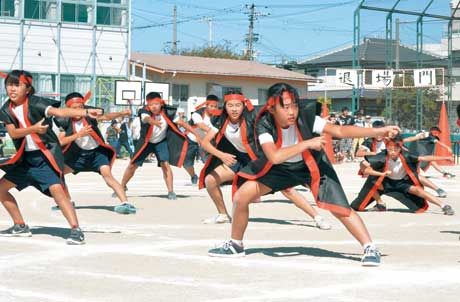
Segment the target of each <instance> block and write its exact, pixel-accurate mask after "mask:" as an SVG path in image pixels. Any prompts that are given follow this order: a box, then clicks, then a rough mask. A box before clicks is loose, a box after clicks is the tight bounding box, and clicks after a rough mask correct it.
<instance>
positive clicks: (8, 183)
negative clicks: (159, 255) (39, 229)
mask: <svg viewBox="0 0 460 302" xmlns="http://www.w3.org/2000/svg"><path fill="white" fill-rule="evenodd" d="M2 76H3V77H5V87H6V90H7V93H8V97H9V99H8V100H7V101H6V103H5V104H4V105H3V106H2V108H1V109H0V120H2V121H3V122H4V123H5V124H6V128H7V130H8V134H9V135H10V137H11V138H12V139H13V142H14V145H15V148H16V150H17V153H16V154H15V155H14V156H13V157H12V158H9V159H6V160H2V161H0V168H1V169H3V170H5V172H6V174H5V175H4V176H3V177H2V178H1V179H0V200H1V202H2V204H3V206H4V207H5V209H6V210H7V211H8V213H9V215H10V216H11V218H12V219H13V222H14V225H13V226H12V227H11V228H9V229H7V230H4V231H1V232H0V235H1V236H31V235H32V233H31V232H30V229H29V227H28V226H27V224H25V222H24V219H23V217H22V214H21V212H20V210H19V207H18V204H17V202H16V200H15V198H14V197H13V195H11V193H10V192H9V191H10V190H11V189H12V188H16V189H17V190H22V189H24V188H26V187H29V186H34V187H36V188H37V189H38V190H39V191H40V192H42V193H44V194H46V195H48V196H51V197H53V198H54V201H55V202H56V204H58V205H59V208H60V209H61V211H62V213H63V214H64V216H65V218H66V219H67V222H68V223H69V225H70V227H71V231H70V236H69V237H68V238H67V243H68V244H84V243H85V237H84V234H83V232H82V231H81V229H80V227H79V224H78V219H77V215H76V213H75V209H74V208H73V207H72V205H71V203H70V198H69V196H68V194H67V193H66V187H65V182H64V157H63V155H62V149H61V146H60V144H59V139H58V138H57V136H56V134H55V133H54V131H53V130H52V127H50V125H51V123H52V121H51V117H53V116H54V117H61V118H70V117H76V116H91V117H94V118H96V117H97V116H99V115H100V114H101V112H100V110H98V109H71V108H59V107H60V102H59V101H54V100H49V99H44V98H40V97H37V96H35V95H34V88H33V86H32V76H31V75H30V73H29V72H27V71H24V70H13V71H11V72H10V73H9V74H8V75H6V76H5V75H4V74H2Z"/></svg>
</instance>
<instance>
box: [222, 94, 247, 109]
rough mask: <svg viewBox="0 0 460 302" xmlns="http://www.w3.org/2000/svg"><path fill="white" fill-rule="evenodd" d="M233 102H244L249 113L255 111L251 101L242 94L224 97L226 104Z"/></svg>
mask: <svg viewBox="0 0 460 302" xmlns="http://www.w3.org/2000/svg"><path fill="white" fill-rule="evenodd" d="M231 100H237V101H241V102H243V103H244V104H245V105H246V107H247V108H248V110H249V111H252V110H254V106H253V105H252V103H251V101H250V100H249V99H247V98H245V97H244V95H241V94H227V95H226V96H224V102H228V101H231Z"/></svg>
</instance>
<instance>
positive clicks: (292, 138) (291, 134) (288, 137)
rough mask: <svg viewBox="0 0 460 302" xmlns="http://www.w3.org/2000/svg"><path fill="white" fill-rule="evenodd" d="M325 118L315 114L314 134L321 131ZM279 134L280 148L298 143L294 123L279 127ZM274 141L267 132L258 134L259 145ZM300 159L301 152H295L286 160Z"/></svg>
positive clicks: (291, 161) (292, 161)
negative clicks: (280, 136) (284, 127)
mask: <svg viewBox="0 0 460 302" xmlns="http://www.w3.org/2000/svg"><path fill="white" fill-rule="evenodd" d="M326 123H327V122H326V120H325V119H323V118H321V117H319V116H316V117H315V122H314V123H313V132H314V133H316V134H321V133H323V129H324V126H325V125H326ZM281 134H282V136H283V138H282V144H281V148H284V147H290V146H293V145H295V144H298V143H299V139H298V137H297V132H296V127H295V125H291V126H289V128H287V129H283V128H281ZM274 142H275V141H274V140H273V136H271V135H270V134H268V133H262V134H261V135H259V143H260V145H263V144H265V143H274ZM301 160H302V154H297V155H295V156H294V157H291V158H289V159H288V160H286V162H288V163H295V162H299V161H301Z"/></svg>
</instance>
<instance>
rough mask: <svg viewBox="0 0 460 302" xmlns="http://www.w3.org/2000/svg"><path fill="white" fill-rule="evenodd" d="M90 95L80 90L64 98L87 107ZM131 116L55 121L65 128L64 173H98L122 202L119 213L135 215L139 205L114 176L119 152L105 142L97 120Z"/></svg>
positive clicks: (69, 104)
mask: <svg viewBox="0 0 460 302" xmlns="http://www.w3.org/2000/svg"><path fill="white" fill-rule="evenodd" d="M90 96H91V94H90V93H88V94H86V96H85V97H83V96H82V95H81V94H80V93H78V92H74V93H70V94H68V95H67V96H66V98H65V104H66V106H67V107H68V108H74V109H87V108H90V107H87V106H86V105H85V103H86V102H87V101H88V99H89V98H90ZM129 115H131V111H130V110H124V111H122V112H111V113H106V114H104V115H101V116H98V117H97V118H91V117H85V116H77V117H74V118H65V119H64V118H58V119H55V122H56V124H57V125H58V126H60V128H61V129H62V130H63V131H62V132H61V133H60V134H59V141H60V143H61V146H62V147H63V148H64V150H63V153H64V162H65V166H64V174H68V173H73V174H78V173H80V172H97V173H99V174H100V175H101V176H102V177H103V178H104V181H105V182H106V184H107V185H108V186H109V187H111V188H112V189H113V190H114V192H115V193H116V196H117V197H118V199H119V200H120V201H121V205H117V206H116V207H115V208H114V210H115V212H117V213H119V214H134V213H136V208H135V207H134V206H133V205H131V204H129V203H128V198H127V197H126V193H125V191H124V190H123V187H122V186H121V184H120V183H119V182H118V181H117V180H116V179H115V178H114V177H113V175H112V165H113V163H114V162H115V158H116V151H115V150H114V148H113V147H112V146H110V145H108V144H106V143H105V141H104V137H103V136H102V134H101V132H100V130H99V127H98V121H110V120H113V119H115V118H118V117H121V116H129Z"/></svg>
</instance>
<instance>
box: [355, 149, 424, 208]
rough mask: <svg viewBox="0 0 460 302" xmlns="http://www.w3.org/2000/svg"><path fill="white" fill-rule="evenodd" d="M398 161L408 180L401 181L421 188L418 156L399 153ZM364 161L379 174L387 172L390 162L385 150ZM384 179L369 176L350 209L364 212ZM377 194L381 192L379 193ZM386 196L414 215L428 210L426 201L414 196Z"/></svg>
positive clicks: (397, 193)
mask: <svg viewBox="0 0 460 302" xmlns="http://www.w3.org/2000/svg"><path fill="white" fill-rule="evenodd" d="M399 159H400V160H401V162H402V164H403V167H404V169H405V171H406V173H407V175H408V178H409V179H407V180H405V179H402V180H401V181H410V182H411V183H412V184H413V185H414V186H417V187H421V188H423V186H422V184H421V183H420V181H419V179H418V173H417V166H418V164H419V161H418V156H417V155H416V154H413V153H410V152H405V151H401V154H400V156H399ZM366 160H367V161H368V162H369V163H370V165H371V167H372V169H374V170H376V171H379V172H385V171H387V170H388V162H389V160H390V156H389V154H388V153H387V151H386V150H385V151H382V152H380V153H379V154H377V155H374V156H369V157H366ZM384 178H385V177H384V176H380V177H377V176H369V177H368V178H367V180H366V182H365V183H364V185H363V187H362V188H361V191H360V192H359V194H358V197H356V199H355V200H354V201H353V202H352V204H351V207H352V208H353V209H355V210H357V211H364V209H365V208H366V207H367V206H368V205H369V204H370V203H371V202H372V201H374V198H373V196H374V194H375V192H377V191H378V187H379V186H380V184H381V183H382V181H383V180H384ZM379 193H381V192H380V191H379ZM387 195H388V196H391V197H393V198H395V199H396V200H398V201H400V202H401V203H402V204H404V205H405V206H407V207H408V208H409V209H410V210H413V211H414V212H416V213H422V212H425V211H426V210H427V209H428V203H427V202H426V200H424V199H423V198H420V197H417V196H415V195H412V194H403V193H400V192H389V193H387Z"/></svg>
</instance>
